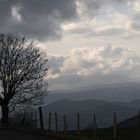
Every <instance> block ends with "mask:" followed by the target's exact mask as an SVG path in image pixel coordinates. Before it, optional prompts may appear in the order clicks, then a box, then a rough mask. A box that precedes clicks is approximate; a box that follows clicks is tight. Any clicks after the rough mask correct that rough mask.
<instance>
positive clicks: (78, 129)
mask: <svg viewBox="0 0 140 140" xmlns="http://www.w3.org/2000/svg"><path fill="white" fill-rule="evenodd" d="M77 135H78V136H80V114H79V113H77Z"/></svg>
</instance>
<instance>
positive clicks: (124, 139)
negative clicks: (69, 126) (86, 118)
mask: <svg viewBox="0 0 140 140" xmlns="http://www.w3.org/2000/svg"><path fill="white" fill-rule="evenodd" d="M69 134H70V135H76V132H74V131H73V132H70V133H69ZM96 135H97V139H98V140H113V130H112V128H102V129H101V128H100V129H97V131H96ZM81 137H85V138H88V139H92V138H93V131H92V130H82V131H81ZM73 139H74V138H72V139H71V140H73ZM117 140H140V130H138V129H137V128H119V129H118V130H117Z"/></svg>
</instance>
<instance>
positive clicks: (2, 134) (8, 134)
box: [0, 129, 58, 140]
mask: <svg viewBox="0 0 140 140" xmlns="http://www.w3.org/2000/svg"><path fill="white" fill-rule="evenodd" d="M0 140H58V139H55V138H49V137H47V136H42V135H39V134H33V133H29V132H23V131H19V130H11V129H0Z"/></svg>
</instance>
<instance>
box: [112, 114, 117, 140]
mask: <svg viewBox="0 0 140 140" xmlns="http://www.w3.org/2000/svg"><path fill="white" fill-rule="evenodd" d="M113 139H114V140H116V139H117V115H116V113H115V112H114V115H113Z"/></svg>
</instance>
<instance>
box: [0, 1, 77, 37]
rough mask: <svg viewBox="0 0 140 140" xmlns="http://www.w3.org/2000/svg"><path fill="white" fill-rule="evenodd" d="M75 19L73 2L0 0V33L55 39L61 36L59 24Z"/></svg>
mask: <svg viewBox="0 0 140 140" xmlns="http://www.w3.org/2000/svg"><path fill="white" fill-rule="evenodd" d="M13 8H15V9H13ZM12 9H13V10H14V13H13V14H15V15H12ZM18 16H19V17H20V19H19V17H18ZM75 18H77V14H76V4H75V0H59V1H58V0H0V19H2V20H0V24H1V26H0V31H1V32H14V33H18V34H24V35H27V36H29V37H31V38H36V39H50V38H51V39H55V38H59V37H60V36H61V28H60V25H61V23H63V22H67V21H69V20H72V19H75Z"/></svg>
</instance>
